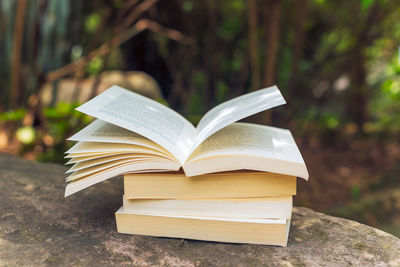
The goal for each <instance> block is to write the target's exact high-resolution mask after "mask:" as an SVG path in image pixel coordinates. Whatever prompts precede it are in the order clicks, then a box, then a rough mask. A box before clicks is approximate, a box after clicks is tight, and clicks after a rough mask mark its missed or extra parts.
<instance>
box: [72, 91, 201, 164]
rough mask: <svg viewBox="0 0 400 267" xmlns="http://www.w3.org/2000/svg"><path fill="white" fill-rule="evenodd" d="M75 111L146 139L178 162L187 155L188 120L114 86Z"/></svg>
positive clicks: (189, 139)
mask: <svg viewBox="0 0 400 267" xmlns="http://www.w3.org/2000/svg"><path fill="white" fill-rule="evenodd" d="M77 110H78V111H80V112H82V113H85V114H87V115H90V116H93V117H96V118H98V119H101V120H103V121H106V122H109V123H112V124H114V125H117V126H120V127H122V128H125V129H128V130H130V131H133V132H136V133H138V134H140V135H142V136H144V137H146V138H149V139H150V140H152V141H154V142H156V143H157V144H159V145H160V146H162V147H164V148H165V149H166V150H168V151H169V152H170V153H171V154H173V155H174V156H175V157H176V158H177V159H178V160H179V161H180V163H181V164H183V162H184V161H185V160H186V158H187V155H188V154H189V150H190V147H191V145H192V143H193V139H194V135H195V132H196V130H195V128H194V127H193V125H192V124H191V123H190V122H189V121H187V120H186V119H185V118H183V117H182V116H181V115H179V114H178V113H176V112H175V111H173V110H172V109H170V108H168V107H166V106H164V105H162V104H160V103H158V102H156V101H154V100H151V99H149V98H146V97H144V96H141V95H139V94H136V93H134V92H131V91H128V90H125V89H123V88H121V87H119V86H115V85H114V86H112V87H110V88H109V89H107V90H106V91H104V92H103V93H101V94H100V95H98V96H96V97H95V98H93V99H91V100H90V101H88V102H86V103H85V104H83V105H82V106H80V107H78V108H77Z"/></svg>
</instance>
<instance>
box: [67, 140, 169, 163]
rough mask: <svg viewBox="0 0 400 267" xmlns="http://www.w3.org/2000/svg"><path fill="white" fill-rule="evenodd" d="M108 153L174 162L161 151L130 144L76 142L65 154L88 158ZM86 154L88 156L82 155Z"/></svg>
mask: <svg viewBox="0 0 400 267" xmlns="http://www.w3.org/2000/svg"><path fill="white" fill-rule="evenodd" d="M108 152H115V153H124V152H125V153H138V154H145V155H148V156H149V155H155V156H160V157H165V158H169V159H170V160H172V161H174V159H175V158H173V157H172V156H170V155H169V154H168V153H165V152H163V151H159V150H156V149H152V148H148V147H144V146H138V145H131V144H120V143H115V144H112V143H97V142H78V143H76V144H75V145H73V146H72V147H71V148H70V149H69V150H68V151H67V152H65V153H68V154H70V155H71V154H72V155H76V154H77V153H79V154H81V155H82V156H88V155H90V154H91V153H93V154H97V153H108ZM84 153H88V154H84Z"/></svg>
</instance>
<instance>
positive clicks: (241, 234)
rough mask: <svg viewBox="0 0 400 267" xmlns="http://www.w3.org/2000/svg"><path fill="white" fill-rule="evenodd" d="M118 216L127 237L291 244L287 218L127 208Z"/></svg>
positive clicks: (117, 213)
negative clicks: (164, 213) (161, 212)
mask: <svg viewBox="0 0 400 267" xmlns="http://www.w3.org/2000/svg"><path fill="white" fill-rule="evenodd" d="M115 217H116V222H117V230H118V232H119V233H123V234H136V235H147V236H156V237H172V238H186V239H196V240H205V241H219V242H228V243H250V244H264V245H276V246H286V245H287V239H288V234H289V227H290V220H286V219H240V218H217V217H195V216H159V215H147V214H145V215H143V214H135V213H132V212H127V211H125V210H124V208H123V207H121V208H120V209H119V210H118V211H117V212H116V213H115Z"/></svg>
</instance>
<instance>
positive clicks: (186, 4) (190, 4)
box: [182, 0, 194, 13]
mask: <svg viewBox="0 0 400 267" xmlns="http://www.w3.org/2000/svg"><path fill="white" fill-rule="evenodd" d="M193 6H194V4H193V1H189V0H186V1H183V3H182V9H183V11H185V12H186V13H190V12H191V11H192V10H193Z"/></svg>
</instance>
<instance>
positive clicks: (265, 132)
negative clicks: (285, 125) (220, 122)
mask: <svg viewBox="0 0 400 267" xmlns="http://www.w3.org/2000/svg"><path fill="white" fill-rule="evenodd" d="M235 156H237V157H240V161H241V162H240V163H238V164H236V165H234V167H238V166H239V165H240V164H246V156H252V157H259V158H265V159H268V162H275V164H274V166H273V167H274V170H272V169H271V170H268V171H271V172H276V173H282V174H287V175H296V176H299V177H302V178H304V179H306V180H307V179H308V172H307V167H306V165H305V163H304V160H303V157H302V156H301V153H300V151H299V149H298V147H297V145H296V142H295V140H294V138H293V136H292V134H291V133H290V131H289V130H286V129H280V128H276V127H271V126H265V125H259V124H253V123H239V122H237V123H233V124H231V125H229V126H227V127H225V128H224V129H222V130H220V131H218V132H216V133H215V134H213V135H212V136H210V138H208V139H207V140H205V141H204V142H203V143H202V144H200V146H199V147H198V148H197V149H196V150H195V151H194V152H193V153H192V155H191V156H190V158H189V159H188V160H187V162H186V163H185V165H184V169H185V172H187V171H188V172H190V164H191V163H195V162H199V163H202V162H205V160H206V159H210V158H212V159H213V160H214V161H215V160H216V159H218V158H221V157H231V158H233V157H235ZM231 161H232V162H233V159H231ZM253 162H255V161H254V160H253ZM282 162H283V163H290V164H285V166H298V167H297V168H296V171H297V172H296V174H289V173H287V172H288V171H290V170H289V168H286V169H279V165H280V164H279V163H282ZM266 165H267V162H266V163H265V166H266ZM209 167H211V165H209ZM218 167H219V168H222V167H223V165H222V164H221V162H220V163H219V165H218ZM260 167H263V166H261V165H260ZM275 168H277V169H275ZM228 170H229V169H228ZM207 171H209V170H207ZM196 175H197V174H196Z"/></svg>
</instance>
